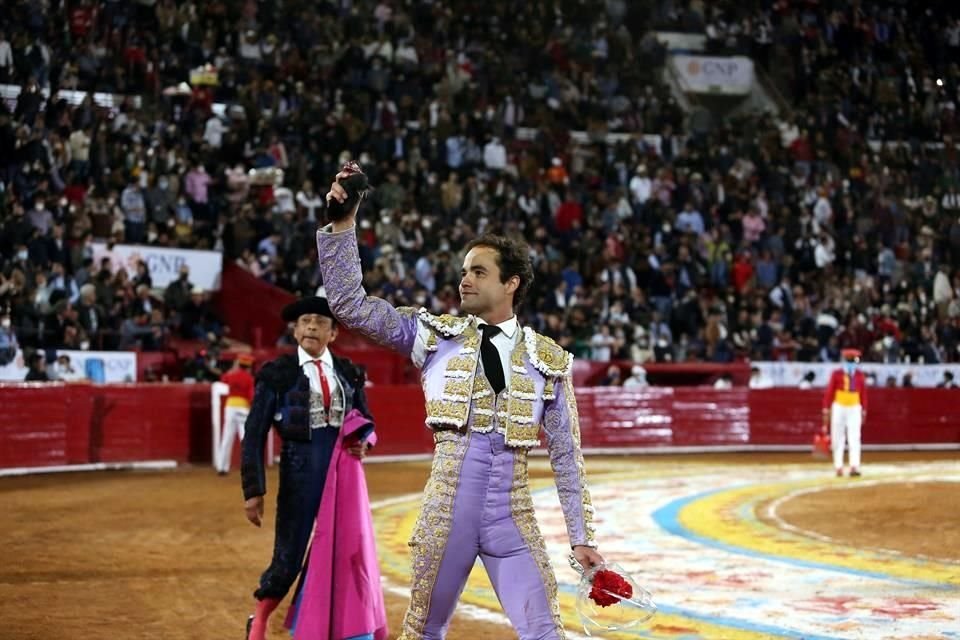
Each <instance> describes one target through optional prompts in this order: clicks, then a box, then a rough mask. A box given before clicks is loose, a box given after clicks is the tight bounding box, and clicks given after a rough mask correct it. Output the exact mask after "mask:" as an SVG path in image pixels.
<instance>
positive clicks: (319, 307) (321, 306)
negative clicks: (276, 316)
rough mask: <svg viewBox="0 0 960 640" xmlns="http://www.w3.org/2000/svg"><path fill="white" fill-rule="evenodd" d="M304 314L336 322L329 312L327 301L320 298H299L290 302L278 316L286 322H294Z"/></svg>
mask: <svg viewBox="0 0 960 640" xmlns="http://www.w3.org/2000/svg"><path fill="white" fill-rule="evenodd" d="M305 313H315V314H317V315H321V316H327V317H328V318H332V319H334V320H336V318H334V317H333V312H332V311H330V304H329V303H328V302H327V299H326V298H321V297H320V296H311V297H309V298H301V299H300V300H297V301H296V302H291V303H290V304H288V305H287V306H285V307H284V308H283V311H282V312H281V313H280V316H281V317H282V318H283V319H284V321H286V322H296V321H297V318H299V317H300V316H302V315H303V314H305Z"/></svg>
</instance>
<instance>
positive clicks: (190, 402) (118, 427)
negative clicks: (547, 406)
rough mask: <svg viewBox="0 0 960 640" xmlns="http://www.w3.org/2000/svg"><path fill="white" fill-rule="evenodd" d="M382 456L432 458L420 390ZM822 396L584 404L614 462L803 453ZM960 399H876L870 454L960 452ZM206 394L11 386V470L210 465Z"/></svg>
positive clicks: (383, 424)
mask: <svg viewBox="0 0 960 640" xmlns="http://www.w3.org/2000/svg"><path fill="white" fill-rule="evenodd" d="M369 397H370V404H371V410H372V411H373V413H374V415H375V416H376V417H377V419H378V420H377V422H378V423H379V432H380V444H379V445H378V447H377V450H376V452H375V455H381V456H385V455H391V456H392V455H405V454H423V453H429V452H430V451H431V448H432V438H431V437H430V433H429V432H428V431H427V430H426V429H425V428H424V426H423V423H424V417H425V416H424V407H423V396H422V392H421V391H420V388H419V387H417V386H413V385H382V386H373V387H370V389H369ZM820 398H821V393H820V391H817V390H813V391H803V390H798V389H783V388H781V389H770V390H749V389H746V388H735V389H732V390H716V389H712V388H703V387H675V388H670V387H650V388H646V389H643V390H639V391H630V390H627V389H622V388H612V387H589V388H582V389H580V390H578V392H577V400H578V402H579V405H580V416H581V417H580V428H581V432H582V440H583V446H584V447H585V448H586V449H592V450H597V451H605V452H611V451H612V452H619V451H623V452H627V451H637V450H650V451H654V452H657V451H663V452H671V451H683V450H698V449H702V448H708V449H717V450H735V449H743V450H758V449H773V450H775V449H791V448H798V447H808V446H809V444H810V442H811V439H812V436H813V434H814V433H815V432H816V430H817V429H818V428H819V420H820ZM957 400H958V392H956V391H950V390H943V389H882V390H876V391H875V392H874V393H873V394H872V395H871V406H870V412H869V417H868V421H867V426H866V428H865V429H864V443H865V445H867V446H870V445H873V446H890V447H893V448H905V449H907V448H915V447H944V448H946V447H955V448H960V412H958V410H957V406H958V403H957ZM211 440H212V437H211V426H210V386H209V385H206V384H179V383H170V384H140V385H90V384H34V383H21V384H5V385H0V468H2V469H10V468H22V467H46V466H57V465H76V464H89V463H116V462H128V461H150V460H174V461H177V462H193V463H200V464H205V463H209V461H210V450H211Z"/></svg>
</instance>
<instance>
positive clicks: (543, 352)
mask: <svg viewBox="0 0 960 640" xmlns="http://www.w3.org/2000/svg"><path fill="white" fill-rule="evenodd" d="M523 341H524V344H525V345H526V347H527V356H528V357H529V358H530V362H531V363H532V364H533V366H534V367H536V369H537V371H539V372H540V373H542V374H543V375H545V376H547V377H548V378H561V377H564V376H569V375H570V374H571V373H573V354H571V353H569V352H568V351H567V350H566V349H564V348H563V347H561V346H560V345H558V344H557V343H556V342H554V341H553V340H552V339H550V338H548V337H547V336H542V335H540V334H539V333H537V332H536V331H534V330H533V329H531V328H530V327H524V328H523Z"/></svg>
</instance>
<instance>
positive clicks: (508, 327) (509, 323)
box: [476, 316, 520, 340]
mask: <svg viewBox="0 0 960 640" xmlns="http://www.w3.org/2000/svg"><path fill="white" fill-rule="evenodd" d="M476 321H477V326H478V327H479V326H482V325H485V324H490V323H489V322H484V321H483V320H481V319H480V318H476ZM497 326H498V327H500V331H502V332H503V335H505V336H507V337H508V338H510V339H511V340H512V339H513V337H514V336H515V335H517V329H519V328H520V323H519V322H517V316H510V319H509V320H504V321H503V322H501V323H500V324H498V325H497Z"/></svg>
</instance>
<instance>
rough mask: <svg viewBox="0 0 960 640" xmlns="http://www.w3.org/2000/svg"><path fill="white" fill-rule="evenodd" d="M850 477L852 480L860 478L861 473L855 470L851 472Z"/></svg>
mask: <svg viewBox="0 0 960 640" xmlns="http://www.w3.org/2000/svg"><path fill="white" fill-rule="evenodd" d="M850 477H851V478H859V477H860V471H859V470H857V469H853V470H852V471H850Z"/></svg>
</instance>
